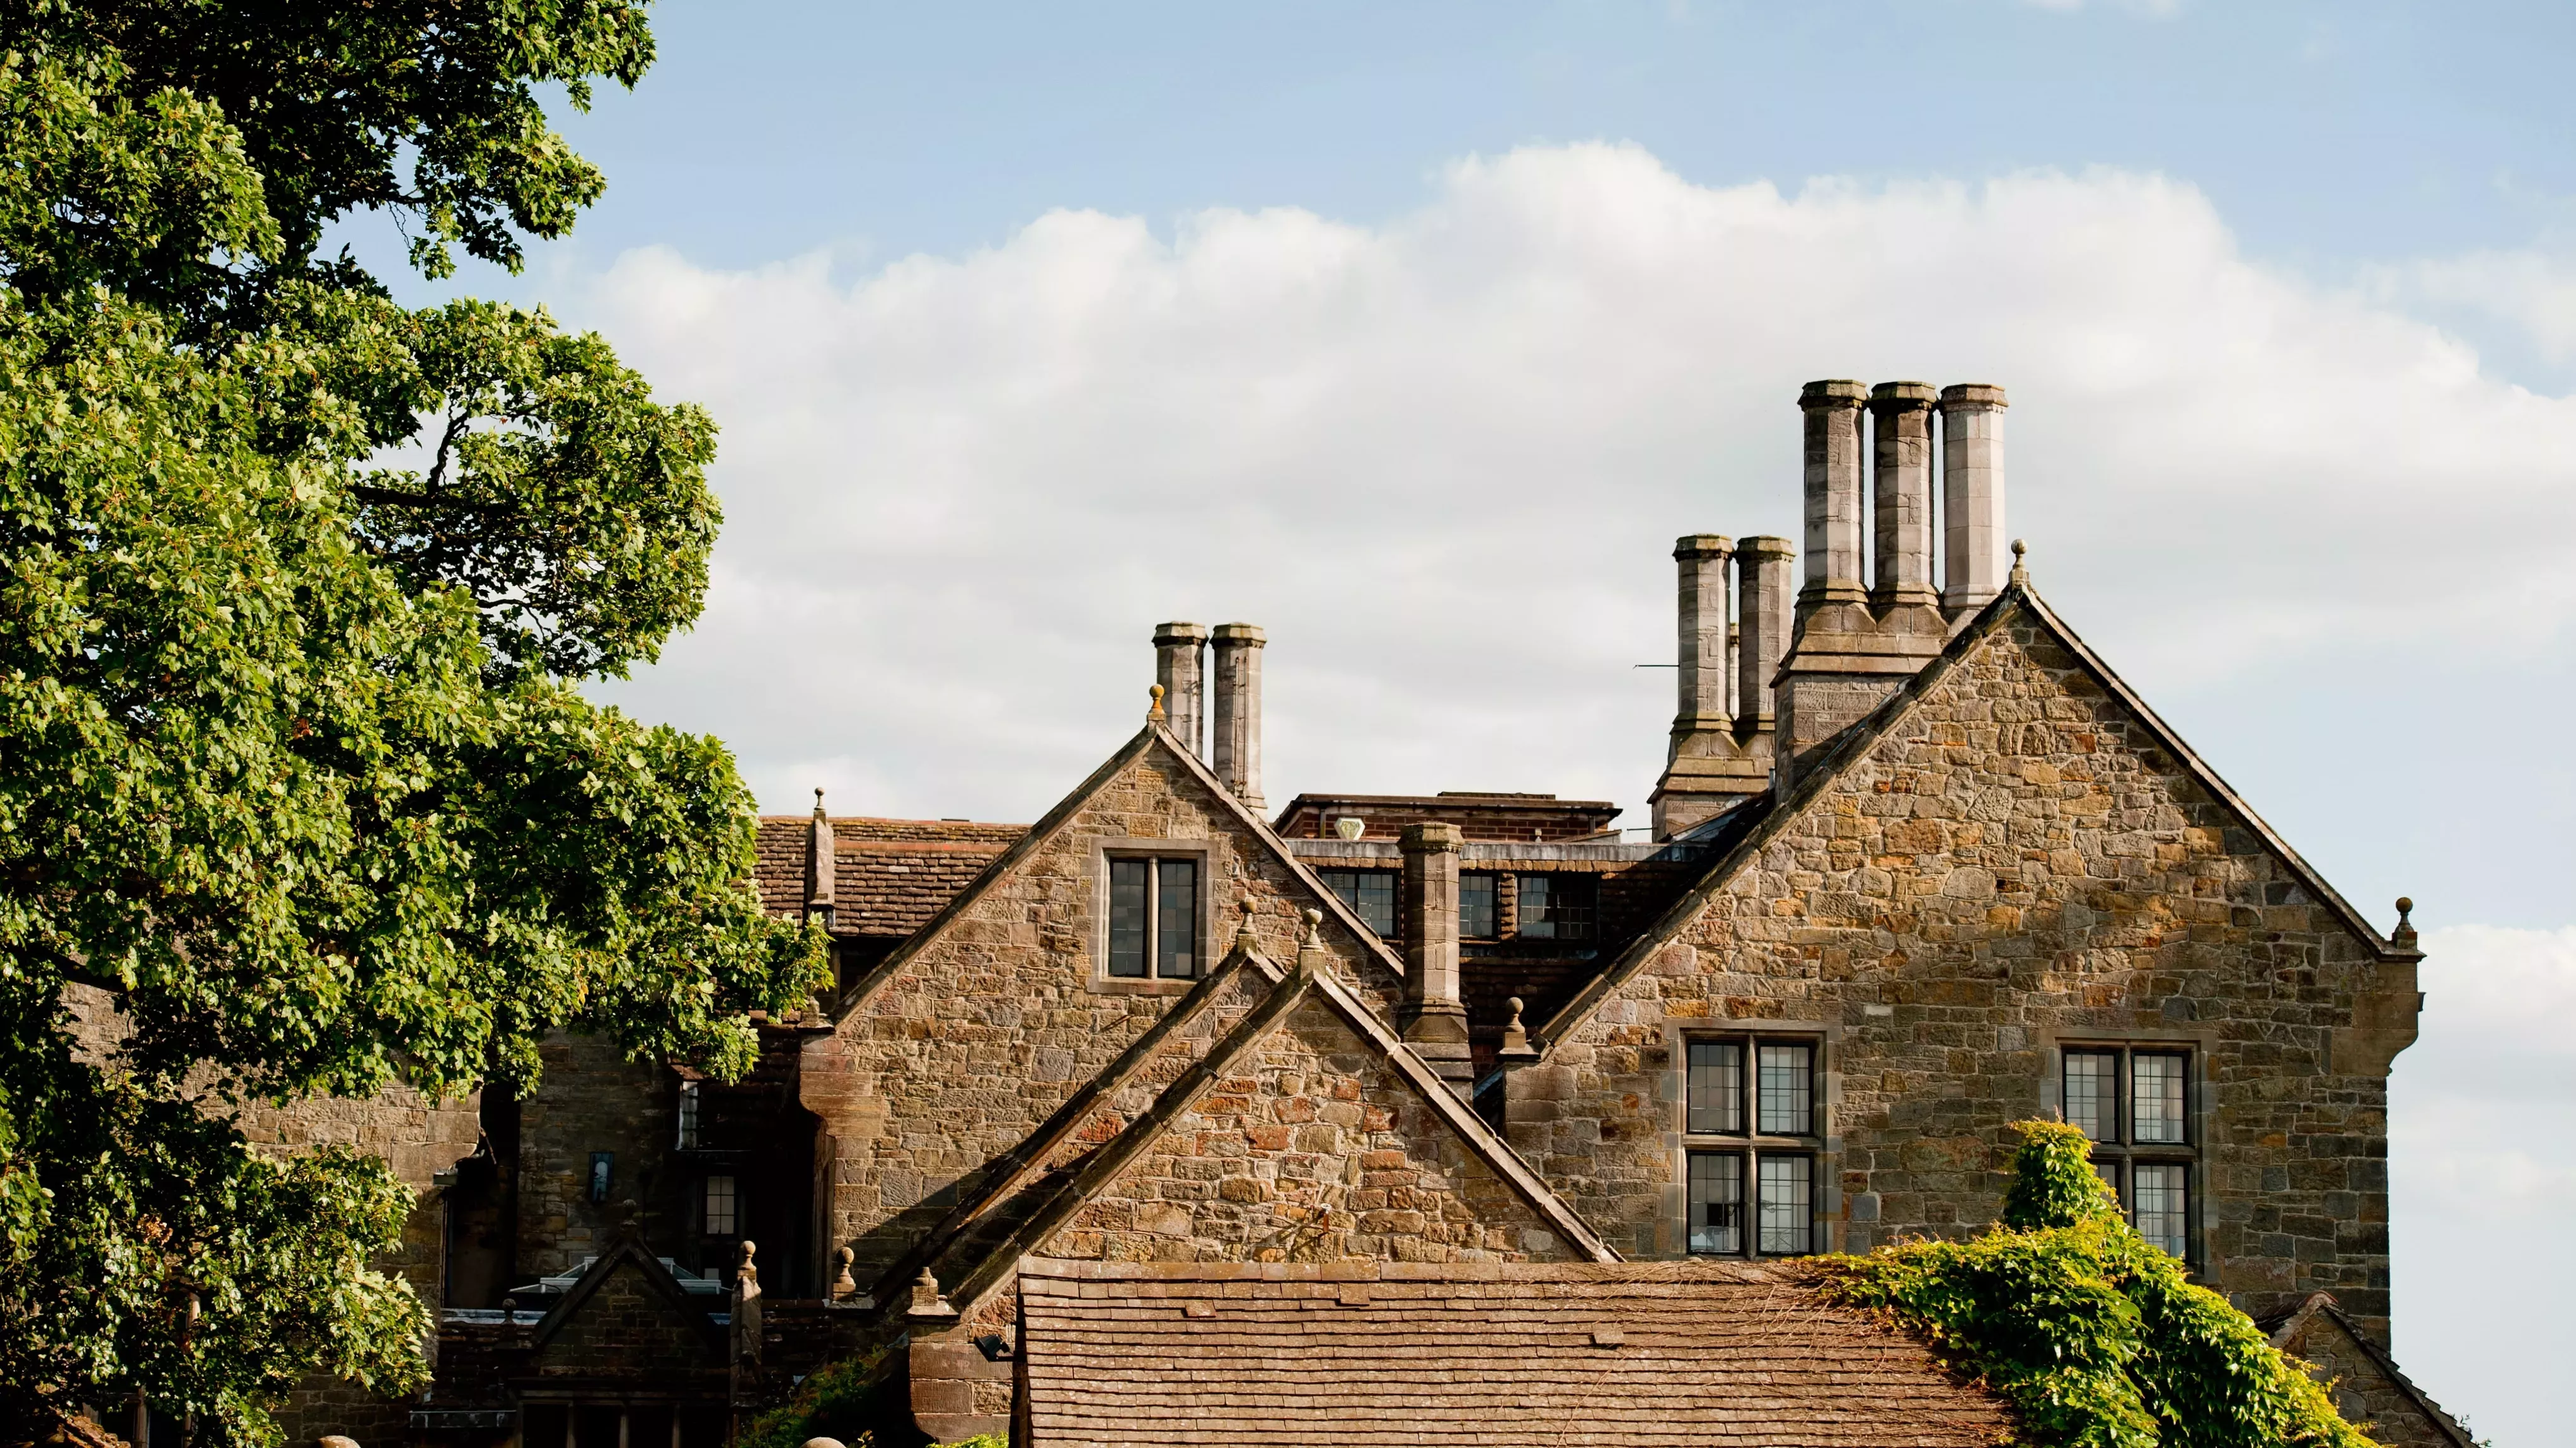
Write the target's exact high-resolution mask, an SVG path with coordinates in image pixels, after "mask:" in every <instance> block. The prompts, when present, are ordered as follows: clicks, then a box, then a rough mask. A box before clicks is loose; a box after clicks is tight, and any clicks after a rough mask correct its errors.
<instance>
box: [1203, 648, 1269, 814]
mask: <svg viewBox="0 0 2576 1448" xmlns="http://www.w3.org/2000/svg"><path fill="white" fill-rule="evenodd" d="M1209 642H1210V643H1211V645H1212V646H1213V648H1214V650H1215V653H1216V689H1215V693H1216V699H1215V705H1216V707H1215V708H1214V709H1213V710H1211V711H1210V713H1211V716H1212V717H1211V718H1210V719H1209V721H1208V723H1209V725H1210V733H1211V734H1212V735H1213V736H1214V737H1213V738H1212V739H1211V740H1210V744H1211V746H1212V747H1211V749H1210V751H1209V752H1210V754H1211V755H1212V756H1213V757H1212V758H1210V759H1209V760H1208V767H1209V768H1210V769H1213V770H1215V771H1216V777H1217V782H1218V783H1220V784H1222V785H1224V786H1225V787H1226V790H1227V792H1228V793H1230V794H1232V795H1233V796H1234V797H1235V799H1236V800H1238V801H1239V802H1241V803H1242V805H1243V807H1244V808H1246V809H1248V810H1251V811H1252V812H1253V813H1255V814H1258V813H1260V812H1261V811H1262V810H1263V809H1264V808H1266V806H1265V805H1264V804H1263V802H1262V798H1261V650H1262V648H1263V647H1264V646H1265V645H1267V644H1268V643H1269V642H1270V640H1269V636H1268V635H1266V634H1264V633H1262V631H1261V630H1260V629H1257V628H1255V627H1253V626H1252V625H1251V624H1248V623H1221V624H1218V625H1217V626H1216V629H1215V631H1214V632H1213V633H1212V634H1211V635H1210V638H1209Z"/></svg>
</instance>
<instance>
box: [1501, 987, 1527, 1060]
mask: <svg viewBox="0 0 2576 1448" xmlns="http://www.w3.org/2000/svg"><path fill="white" fill-rule="evenodd" d="M1504 1004H1505V1005H1508V1006H1510V1007H1511V1011H1512V1018H1511V1020H1509V1021H1508V1022H1506V1023H1505V1024H1504V1026H1503V1049H1504V1050H1505V1051H1526V1050H1528V1049H1529V1048H1530V1043H1529V1027H1527V1026H1524V1025H1522V1024H1521V998H1520V997H1519V996H1514V997H1512V998H1511V999H1510V1000H1508V1001H1506V1002H1504Z"/></svg>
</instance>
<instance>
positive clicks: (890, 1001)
mask: <svg viewBox="0 0 2576 1448" xmlns="http://www.w3.org/2000/svg"><path fill="white" fill-rule="evenodd" d="M1157 840H1170V841H1173V842H1175V843H1176V844H1184V843H1185V844H1189V845H1193V846H1198V845H1204V846H1205V848H1206V849H1207V852H1208V853H1207V856H1206V876H1205V879H1206V888H1205V889H1204V890H1203V899H1204V903H1205V913H1206V917H1207V918H1206V920H1205V923H1204V933H1203V940H1204V942H1205V944H1204V946H1203V949H1204V951H1205V953H1206V954H1207V955H1208V956H1209V957H1210V961H1211V963H1212V961H1213V959H1214V958H1216V957H1219V956H1221V955H1222V954H1223V953H1224V951H1225V950H1226V949H1227V947H1228V943H1229V942H1230V941H1231V940H1232V938H1233V935H1234V932H1235V928H1236V925H1237V923H1238V921H1239V919H1240V917H1239V915H1238V914H1237V912H1236V902H1237V901H1239V900H1241V899H1244V898H1247V897H1248V898H1250V899H1251V900H1252V901H1253V903H1254V907H1255V909H1254V916H1253V925H1254V930H1255V933H1256V935H1257V936H1258V937H1259V939H1260V941H1261V945H1262V949H1263V950H1264V952H1265V953H1267V954H1268V955H1270V956H1271V957H1272V958H1273V959H1277V960H1287V959H1290V958H1292V957H1293V956H1294V955H1295V953H1296V944H1297V940H1298V937H1299V935H1300V933H1301V932H1302V930H1303V918H1302V917H1303V913H1304V911H1305V910H1307V909H1308V908H1310V907H1311V906H1313V905H1315V904H1316V903H1318V902H1316V901H1315V900H1314V899H1313V897H1312V895H1311V894H1310V893H1309V892H1308V891H1307V890H1306V889H1305V888H1304V887H1303V886H1302V885H1301V884H1299V883H1298V882H1297V880H1296V879H1295V877H1294V876H1293V875H1291V874H1290V872H1289V870H1288V868H1287V867H1286V866H1285V865H1283V864H1282V863H1281V862H1279V861H1278V859H1277V858H1276V857H1275V856H1273V855H1271V854H1270V853H1269V852H1268V851H1267V850H1266V849H1264V848H1263V847H1262V846H1261V845H1260V843H1259V842H1258V840H1257V839H1256V838H1255V837H1254V836H1253V835H1252V834H1251V832H1250V831H1249V830H1247V829H1245V828H1244V827H1243V826H1242V824H1241V823H1240V822H1239V821H1238V820H1237V819H1236V818H1235V816H1234V815H1233V814H1232V813H1231V812H1230V811H1228V810H1226V809H1225V808H1224V806H1223V805H1222V804H1221V803H1220V802H1219V801H1218V800H1217V799H1216V798H1215V797H1214V795H1213V794H1212V793H1211V792H1210V791H1209V790H1207V789H1206V788H1205V787H1204V786H1203V785H1202V784H1201V783H1200V782H1199V780H1198V778H1197V776H1196V775H1195V774H1194V773H1192V772H1190V771H1189V770H1188V769H1187V768H1186V766H1184V765H1183V764H1181V763H1180V762H1179V761H1178V760H1176V759H1174V758H1172V757H1171V756H1170V755H1169V754H1168V753H1167V752H1166V751H1165V750H1164V749H1163V748H1162V746H1161V745H1160V744H1155V745H1153V746H1151V747H1149V749H1148V750H1147V751H1146V752H1145V753H1144V754H1142V755H1141V756H1139V757H1138V758H1136V759H1135V760H1133V761H1132V762H1131V763H1129V764H1128V765H1127V766H1126V767H1124V768H1123V769H1121V770H1120V771H1118V772H1117V773H1116V774H1115V775H1113V776H1112V777H1111V778H1109V779H1108V780H1106V781H1105V782H1104V783H1102V784H1101V785H1100V786H1099V787H1098V788H1097V789H1096V790H1095V791H1094V792H1093V794H1092V795H1091V796H1090V797H1089V798H1087V799H1085V800H1083V801H1082V802H1081V803H1080V804H1079V805H1078V806H1077V807H1076V808H1075V809H1074V810H1073V811H1072V812H1071V813H1070V814H1069V816H1068V817H1067V818H1065V819H1064V820H1063V821H1062V822H1061V823H1059V824H1058V825H1057V826H1056V827H1055V828H1054V829H1053V830H1051V831H1049V832H1048V834H1047V835H1046V837H1045V838H1043V839H1040V840H1037V841H1035V842H1034V844H1033V845H1032V847H1031V848H1030V850H1029V852H1028V853H1027V854H1025V855H1023V856H1021V857H1020V858H1019V859H1018V861H1017V862H1016V863H1015V865H1014V867H1013V868H1012V869H1011V870H1010V871H1009V872H1008V874H1007V875H1005V876H1004V877H1002V878H1001V879H999V880H998V881H996V882H995V883H994V884H993V885H992V886H991V887H990V888H988V889H987V890H986V891H985V892H984V893H983V894H981V895H979V896H977V897H975V898H973V899H971V900H970V901H969V902H968V903H967V904H966V905H965V906H963V908H962V909H961V910H960V911H959V913H957V914H955V915H952V916H950V917H949V918H948V919H947V920H946V921H945V922H944V923H943V924H940V925H938V926H935V927H934V928H933V931H932V933H931V934H930V935H929V936H928V937H927V938H925V939H924V940H923V941H922V943H921V945H920V946H919V948H918V949H916V951H915V952H914V953H913V955H912V956H911V957H910V958H909V959H908V960H907V961H906V962H905V963H904V964H903V965H902V966H901V967H899V968H898V970H897V972H896V974H895V975H894V976H893V977H892V978H890V979H888V980H886V981H885V982H883V983H881V984H880V985H878V986H877V987H876V989H874V991H873V992H872V993H871V994H870V995H869V996H868V997H867V998H866V999H865V1000H864V1001H863V1002H862V1003H861V1004H860V1005H859V1006H858V1008H857V1009H855V1010H853V1011H852V1012H851V1013H850V1014H849V1015H847V1016H846V1017H845V1018H844V1019H843V1020H842V1021H841V1023H840V1027H839V1029H838V1030H837V1031H836V1032H834V1033H833V1034H832V1035H830V1036H826V1037H819V1038H817V1039H816V1040H814V1041H812V1042H809V1043H808V1044H807V1046H806V1048H805V1056H804V1060H803V1088H802V1089H803V1094H804V1103H805V1105H806V1107H807V1108H808V1109H809V1110H811V1111H813V1112H814V1113H815V1114H817V1115H818V1116H820V1117H821V1118H822V1119H823V1122H824V1129H825V1131H826V1132H827V1133H829V1134H830V1135H831V1136H832V1137H833V1138H834V1149H833V1162H834V1170H833V1181H832V1187H831V1192H832V1200H831V1203H830V1207H829V1216H828V1226H827V1230H826V1232H825V1240H826V1243H827V1246H828V1247H837V1246H839V1245H844V1244H846V1245H848V1246H850V1247H851V1248H852V1249H853V1251H854V1253H855V1256H856V1262H855V1264H854V1267H853V1272H854V1274H855V1276H856V1278H857V1280H858V1282H859V1285H860V1286H861V1287H862V1288H863V1289H864V1288H866V1287H867V1286H868V1285H869V1284H870V1282H872V1281H873V1279H874V1277H875V1275H876V1274H877V1273H878V1272H879V1271H881V1270H883V1268H884V1267H885V1266H886V1265H887V1264H889V1263H890V1262H892V1261H893V1260H895V1259H896V1258H897V1257H899V1256H900V1255H901V1254H902V1252H903V1250H904V1248H905V1247H906V1246H908V1245H909V1244H910V1243H911V1242H912V1241H913V1240H914V1239H915V1238H917V1237H918V1235H919V1234H920V1233H921V1232H922V1231H924V1230H926V1229H927V1228H928V1227H929V1226H930V1225H931V1224H932V1223H933V1222H935V1221H936V1220H937V1218H938V1216H939V1215H940V1213H942V1212H943V1211H945V1210H946V1208H947V1207H948V1206H949V1205H950V1204H951V1203H952V1202H953V1201H954V1199H955V1196H956V1193H957V1191H958V1189H959V1187H960V1185H961V1184H963V1183H966V1182H968V1181H969V1180H970V1179H971V1178H972V1177H973V1176H974V1174H975V1173H976V1172H977V1171H978V1170H979V1169H980V1168H982V1167H983V1166H985V1165H986V1164H987V1163H989V1162H990V1161H992V1159H993V1158H994V1157H995V1156H996V1155H997V1154H999V1153H1000V1152H1002V1151H1003V1150H1005V1149H1007V1148H1009V1147H1011V1146H1013V1145H1015V1144H1017V1143H1018V1142H1019V1141H1021V1140H1022V1139H1024V1138H1025V1137H1026V1136H1027V1135H1028V1133H1029V1132H1030V1130H1031V1129H1032V1128H1034V1127H1036V1126H1037V1125H1038V1124H1039V1123H1041V1122H1043V1121H1044V1120H1045V1119H1046V1118H1047V1117H1048V1116H1049V1115H1050V1114H1051V1113H1052V1112H1054V1110H1055V1109H1056V1108H1057V1107H1058V1106H1059V1105H1061V1104H1062V1103H1063V1101H1064V1099H1065V1098H1066V1097H1067V1096H1068V1095H1070V1094H1071V1093H1072V1092H1074V1091H1075V1090H1077V1089H1079V1088H1080V1087H1081V1086H1082V1084H1083V1083H1085V1082H1087V1081H1089V1080H1090V1079H1091V1078H1092V1077H1094V1076H1096V1075H1097V1074H1098V1073H1099V1072H1100V1071H1101V1070H1102V1068H1104V1067H1106V1066H1107V1065H1108V1064H1109V1063H1110V1062H1111V1061H1113V1060H1114V1059H1116V1057H1117V1055H1118V1053H1119V1052H1121V1051H1122V1050H1124V1049H1125V1048H1126V1047H1127V1045H1128V1044H1129V1043H1130V1042H1132V1041H1134V1040H1135V1038H1136V1037H1137V1036H1138V1035H1139V1034H1141V1033H1142V1032H1143V1031H1145V1030H1146V1029H1147V1028H1148V1027H1150V1026H1151V1025H1152V1024H1153V1022H1154V1021H1156V1020H1157V1019H1159V1018H1160V1017H1161V1015H1162V1013H1163V1012H1164V1011H1165V1010H1167V1009H1169V1008H1170V1006H1171V1005H1172V1003H1173V1001H1174V1000H1175V999H1177V994H1176V993H1162V994H1157V993H1150V992H1137V991H1134V990H1133V989H1132V988H1130V987H1129V986H1128V984H1127V983H1125V982H1108V983H1105V984H1104V983H1103V982H1102V981H1100V980H1099V979H1098V975H1099V972H1098V971H1097V970H1096V968H1095V962H1094V960H1093V952H1094V949H1095V946H1094V944H1093V941H1094V937H1095V929H1096V923H1097V922H1096V911H1097V908H1098V906H1097V901H1098V900H1099V899H1100V898H1101V891H1100V886H1099V881H1098V879H1097V878H1096V877H1097V865H1098V859H1099V849H1100V847H1101V846H1102V844H1103V842H1107V841H1120V842H1125V841H1157ZM1323 934H1324V943H1325V946H1326V948H1327V950H1328V951H1329V952H1330V954H1331V955H1332V957H1333V964H1332V966H1331V968H1332V969H1334V970H1336V971H1337V972H1339V973H1341V974H1342V975H1343V977H1344V978H1345V979H1347V980H1349V981H1351V982H1353V983H1354V984H1355V985H1356V986H1357V987H1358V988H1359V989H1360V990H1361V991H1362V992H1363V993H1364V994H1366V995H1368V996H1369V997H1371V998H1372V1000H1373V1001H1374V1002H1375V1003H1376V1005H1377V1007H1378V1008H1379V1009H1380V1010H1381V1011H1384V1010H1387V1009H1389V1008H1390V1007H1391V1004H1392V1001H1393V998H1394V996H1395V994H1396V991H1397V989H1398V981H1397V978H1396V976H1395V975H1394V973H1393V972H1392V971H1391V970H1389V969H1387V968H1386V967H1385V966H1384V965H1383V964H1381V963H1379V961H1378V959H1377V957H1376V956H1375V955H1374V954H1372V953H1370V952H1369V951H1368V950H1367V948H1366V947H1364V946H1362V945H1361V944H1360V943H1359V942H1358V941H1357V940H1356V939H1354V938H1352V937H1351V936H1350V935H1349V934H1347V933H1345V932H1344V931H1343V929H1342V928H1341V927H1340V926H1339V925H1338V924H1335V923H1332V922H1331V921H1330V919H1329V917H1328V920H1327V923H1326V925H1325V926H1324V932H1323Z"/></svg>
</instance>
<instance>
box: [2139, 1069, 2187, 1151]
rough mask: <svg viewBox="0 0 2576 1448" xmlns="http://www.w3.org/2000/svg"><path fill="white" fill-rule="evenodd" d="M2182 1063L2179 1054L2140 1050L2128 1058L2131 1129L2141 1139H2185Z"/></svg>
mask: <svg viewBox="0 0 2576 1448" xmlns="http://www.w3.org/2000/svg"><path fill="white" fill-rule="evenodd" d="M2182 1064H2183V1058H2182V1057H2180V1056H2165V1055H2150V1054H2148V1053H2146V1052H2143V1051H2141V1052H2139V1053H2137V1054H2136V1055H2133V1056H2131V1057H2130V1058H2129V1081H2130V1091H2129V1099H2130V1101H2132V1102H2133V1103H2135V1104H2134V1105H2133V1106H2132V1107H2131V1108H2130V1112H2131V1120H2132V1121H2133V1122H2134V1123H2135V1129H2134V1131H2133V1133H2132V1135H2133V1136H2134V1138H2135V1139H2136V1140H2138V1141H2142V1142H2179V1141H2181V1140H2182V1139H2183V1122H2182Z"/></svg>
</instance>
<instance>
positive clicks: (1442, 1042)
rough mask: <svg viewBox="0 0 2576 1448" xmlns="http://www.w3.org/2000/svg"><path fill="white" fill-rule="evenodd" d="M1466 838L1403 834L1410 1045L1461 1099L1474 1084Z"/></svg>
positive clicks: (1443, 830)
mask: <svg viewBox="0 0 2576 1448" xmlns="http://www.w3.org/2000/svg"><path fill="white" fill-rule="evenodd" d="M1465 842H1466V836H1465V834H1464V833H1463V832H1461V831H1460V830H1459V828H1458V827H1457V826H1456V825H1453V824H1446V823H1443V822H1440V821H1437V820H1434V821H1429V822H1426V823H1423V824H1411V825H1406V826H1405V827H1404V831H1403V833H1402V834H1401V835H1400V836H1399V837H1398V841H1397V847H1398V848H1399V849H1400V850H1401V851H1402V852H1403V856H1404V880H1403V885H1402V889H1403V896H1402V907H1403V912H1404V914H1403V935H1404V1013H1403V1026H1404V1039H1405V1041H1406V1042H1407V1043H1408V1044H1410V1045H1411V1046H1412V1047H1413V1053H1414V1054H1415V1055H1417V1056H1420V1057H1421V1058H1422V1060H1423V1062H1424V1064H1426V1065H1428V1066H1430V1068H1431V1069H1432V1070H1433V1071H1435V1072H1438V1073H1439V1075H1440V1077H1441V1079H1442V1080H1444V1081H1447V1082H1448V1083H1449V1084H1450V1085H1451V1086H1453V1087H1456V1088H1457V1089H1458V1090H1459V1091H1460V1092H1461V1093H1462V1094H1463V1093H1464V1092H1465V1091H1466V1090H1467V1089H1468V1088H1469V1087H1470V1086H1471V1085H1472V1084H1473V1083H1474V1080H1475V1064H1474V1062H1473V1060H1472V1059H1471V1057H1470V1054H1469V1051H1468V1047H1467V1007H1466V1005H1465V1004H1464V1003H1463V1002H1461V1000H1460V999H1459V996H1458V856H1459V851H1460V848H1461V847H1462V846H1463V845H1464V844H1465Z"/></svg>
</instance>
